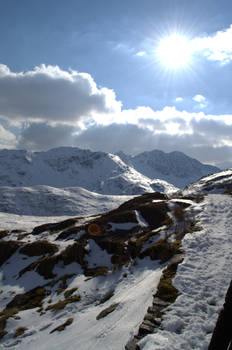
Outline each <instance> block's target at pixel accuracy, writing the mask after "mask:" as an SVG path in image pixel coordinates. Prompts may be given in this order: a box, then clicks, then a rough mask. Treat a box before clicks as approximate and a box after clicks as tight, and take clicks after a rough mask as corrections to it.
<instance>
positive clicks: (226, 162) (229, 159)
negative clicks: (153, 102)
mask: <svg viewBox="0 0 232 350" xmlns="http://www.w3.org/2000/svg"><path fill="white" fill-rule="evenodd" d="M203 124H204V123H203ZM212 124H213V125H214V123H212ZM216 125H217V124H215V126H216ZM198 126H199V127H200V124H199V125H198ZM211 127H212V125H211ZM217 137H218V139H217V140H216V139H215V138H214V137H213V136H212V137H209V138H208V137H207V136H206V135H205V134H204V133H203V132H200V128H199V129H198V130H197V131H195V132H194V133H193V134H187V133H186V134H183V135H170V134H167V133H164V132H160V133H158V134H154V133H153V132H152V131H151V130H149V129H145V128H140V127H139V126H137V125H132V124H126V125H124V124H111V125H109V126H92V127H90V128H88V129H87V130H85V131H83V132H82V133H81V134H80V135H79V136H77V137H76V139H75V145H76V146H79V147H84V148H90V149H92V150H101V151H106V152H117V151H119V150H122V151H124V152H125V153H128V154H136V153H140V152H143V151H151V150H153V149H160V150H162V151H164V152H172V151H180V152H184V153H185V154H187V155H189V156H191V157H193V158H196V159H198V160H200V161H201V162H204V163H209V164H214V165H216V166H218V167H221V168H224V167H229V166H232V147H230V146H217V147H215V143H217V141H218V140H219V139H220V134H218V135H217ZM222 138H223V136H222Z"/></svg>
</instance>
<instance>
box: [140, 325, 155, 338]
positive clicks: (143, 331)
mask: <svg viewBox="0 0 232 350" xmlns="http://www.w3.org/2000/svg"><path fill="white" fill-rule="evenodd" d="M154 328H155V327H154V326H153V325H148V324H146V323H144V322H143V323H142V324H141V325H140V326H139V335H142V336H145V335H147V334H151V333H153V331H154Z"/></svg>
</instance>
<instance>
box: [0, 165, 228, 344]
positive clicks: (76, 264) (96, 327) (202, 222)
mask: <svg viewBox="0 0 232 350" xmlns="http://www.w3.org/2000/svg"><path fill="white" fill-rule="evenodd" d="M206 179H208V180H206ZM203 180H204V179H201V180H200V181H198V182H196V183H195V184H193V185H191V186H190V187H189V189H188V190H184V191H183V192H184V196H182V195H181V193H180V192H179V193H177V194H176V195H172V197H171V198H170V199H169V198H168V197H167V196H165V195H162V194H147V195H143V196H140V197H135V198H132V199H130V200H129V201H128V202H126V203H123V204H121V205H120V207H119V208H118V209H116V210H113V211H112V212H110V213H105V214H103V215H98V216H95V217H82V218H72V219H69V220H66V221H64V222H61V223H54V221H56V218H51V222H53V223H54V224H53V225H51V224H47V225H44V226H42V227H37V228H35V229H33V231H31V230H32V227H33V225H32V224H33V223H35V224H36V222H40V223H43V224H44V222H45V221H44V220H45V218H36V217H34V218H33V217H31V219H30V217H28V218H27V220H29V221H30V220H32V221H33V222H31V223H30V222H29V221H27V222H25V225H24V226H23V220H24V218H25V217H19V216H17V215H9V214H4V213H1V215H0V218H1V223H2V229H7V230H9V231H2V230H0V237H1V238H0V264H1V263H2V266H1V272H0V338H1V339H0V348H1V349H9V348H11V349H15V350H24V349H25V350H30V349H43V350H50V349H58V350H61V349H62V350H63V349H65V348H66V349H67V350H72V349H77V348H78V350H86V349H90V350H102V349H109V350H118V349H120V350H121V349H122V350H123V349H125V346H126V344H127V342H128V341H130V340H132V339H135V340H136V342H137V344H138V346H139V349H140V350H170V349H172V350H193V349H196V350H207V348H208V344H209V341H210V338H211V335H212V332H213V329H214V326H215V323H216V319H217V316H218V312H219V310H220V309H221V307H222V305H223V303H224V297H225V294H226V290H227V288H228V286H229V282H230V280H231V275H232V266H231V243H232V238H231V230H232V215H231V208H232V196H231V185H232V180H231V173H230V171H226V172H221V174H218V175H214V176H210V177H207V178H205V180H204V181H203ZM202 181H203V184H206V183H208V184H210V189H209V191H210V192H209V193H208V192H207V191H205V194H204V195H202V193H201V192H200V188H202V189H204V190H205V187H204V186H203V187H201V186H202ZM213 192H215V193H213ZM186 196H187V197H188V198H186ZM64 219H67V218H64ZM17 220H19V221H20V222H19V226H18V227H17ZM37 220H38V221H37ZM40 220H41V221H40ZM48 221H49V220H48ZM92 224H97V225H98V226H99V227H100V231H98V230H97V231H96V230H95V229H94V226H92ZM16 229H21V230H22V229H23V230H24V232H21V231H20V230H18V231H17V230H16ZM12 230H13V231H12ZM181 239H182V248H181V249H182V250H183V251H184V260H183V262H181V261H182V260H178V265H177V271H176V274H175V277H173V282H172V283H173V285H174V287H175V288H177V290H178V296H177V298H176V297H175V298H173V300H172V301H170V299H168V300H169V301H168V303H167V307H164V308H162V313H161V312H160V310H158V311H159V312H158V314H159V316H156V317H155V316H154V314H153V313H154V312H156V311H153V310H156V308H157V301H156V304H154V300H155V299H157V293H158V292H159V297H158V299H159V298H160V299H161V301H165V300H167V297H169V293H170V290H169V289H168V291H167V292H165V288H164V290H163V291H162V289H161V291H162V292H161V291H160V289H159V285H160V281H161V280H162V278H161V280H160V277H161V276H164V273H165V270H167V269H168V267H169V266H171V270H168V271H169V272H170V271H173V270H172V269H173V266H175V263H174V265H173V263H171V261H172V260H173V259H174V261H175V258H178V257H179V256H181V254H180V252H181V251H180V249H179V248H178V245H177V242H178V241H179V240H181ZM164 243H165V244H164ZM166 244H167V246H166ZM165 247H166V248H165ZM162 259H163V260H162ZM160 260H162V263H160ZM171 291H172V292H173V288H171ZM165 293H167V294H165ZM154 294H155V298H154V297H153V295H154ZM174 294H175V293H174ZM171 298H172V295H171ZM31 301H33V302H32V303H31ZM154 305H155V306H154ZM149 310H150V311H149ZM160 315H161V316H160ZM154 317H155V319H154ZM160 317H161V318H160ZM148 318H149V320H152V321H149V320H148ZM144 320H145V321H144ZM153 322H155V323H153ZM160 322H161V325H159V324H160ZM141 325H143V327H142V328H141ZM57 327H59V328H58V329H57ZM144 327H145V328H144ZM145 330H146V332H145ZM20 332H21V333H20ZM134 336H136V337H135V338H134Z"/></svg>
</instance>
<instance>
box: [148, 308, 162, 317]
mask: <svg viewBox="0 0 232 350" xmlns="http://www.w3.org/2000/svg"><path fill="white" fill-rule="evenodd" d="M147 313H148V314H151V315H153V316H154V317H157V316H158V315H159V314H160V307H159V306H156V305H153V306H149V307H148V309H147Z"/></svg>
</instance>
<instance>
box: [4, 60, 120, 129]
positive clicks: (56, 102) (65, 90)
mask: <svg viewBox="0 0 232 350" xmlns="http://www.w3.org/2000/svg"><path fill="white" fill-rule="evenodd" d="M0 91H1V92H0V116H2V117H5V118H8V119H11V120H19V121H25V120H27V121H44V120H46V121H50V122H52V121H53V122H66V123H73V122H74V123H75V122H78V121H80V120H83V119H86V118H89V117H90V116H92V114H93V113H101V114H104V113H106V114H107V113H112V112H117V111H120V109H121V103H120V102H119V101H116V98H115V94H114V92H113V91H112V90H110V89H107V88H98V87H97V85H96V83H95V82H94V80H93V78H92V77H91V76H90V75H89V74H87V73H79V72H76V71H71V70H70V71H64V70H62V69H60V68H59V67H58V66H45V65H41V66H39V67H35V68H34V69H33V70H30V71H27V72H19V73H14V72H11V71H10V69H9V68H8V67H7V66H6V65H2V64H1V65H0Z"/></svg>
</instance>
